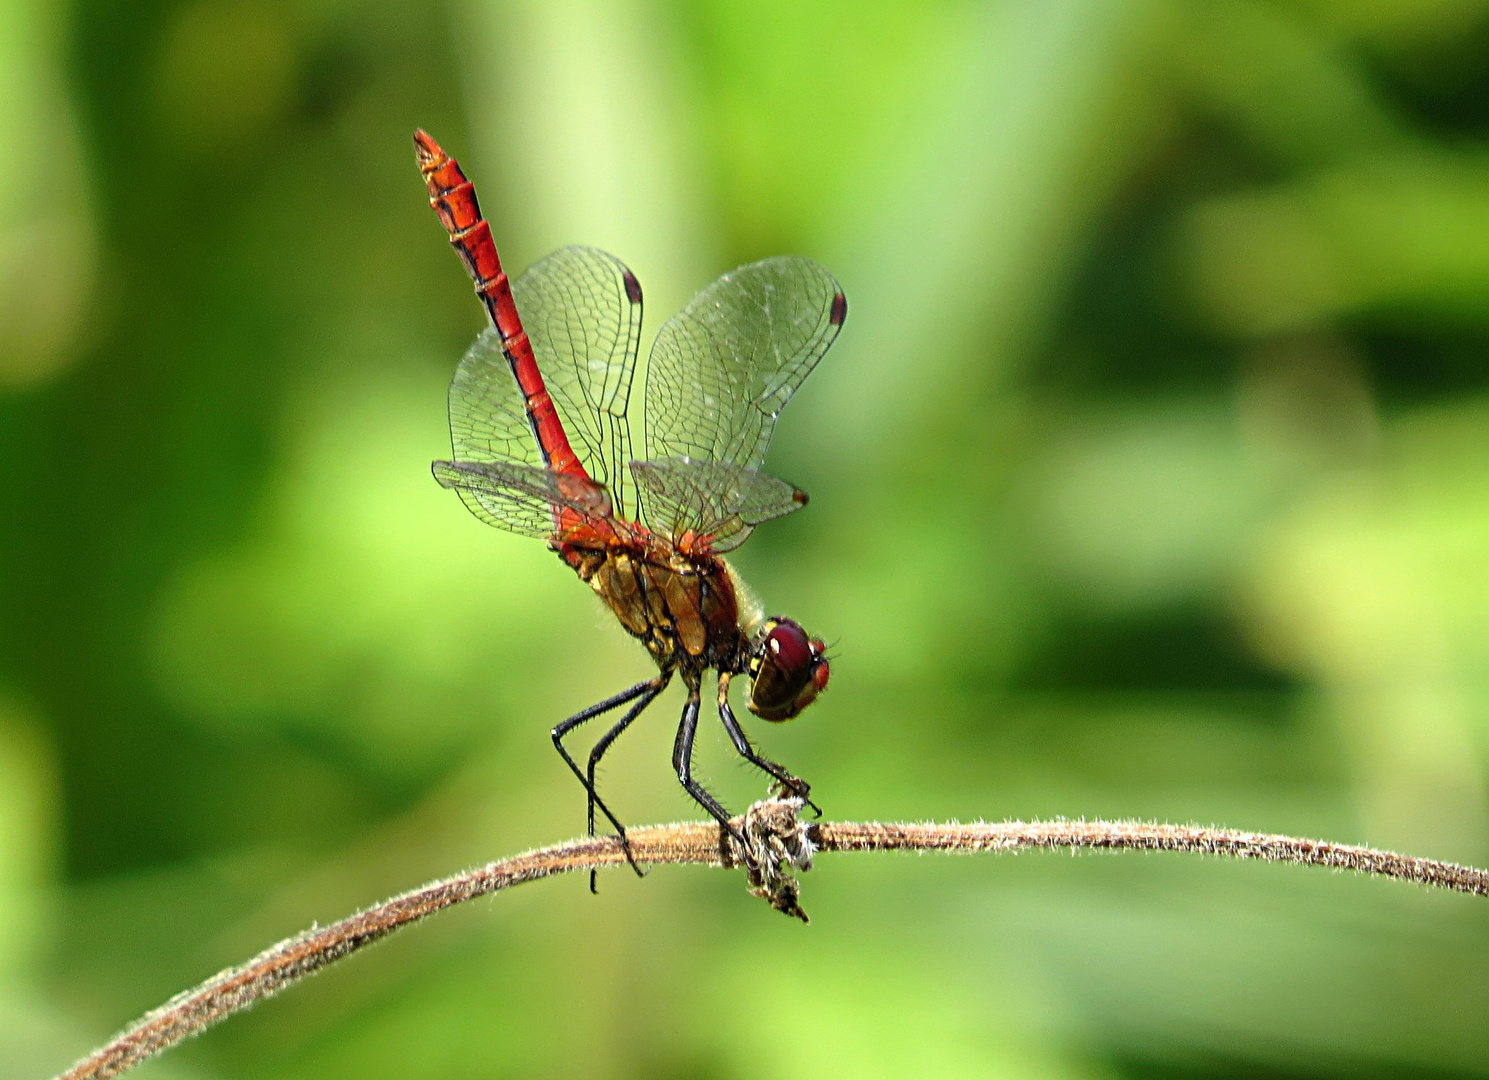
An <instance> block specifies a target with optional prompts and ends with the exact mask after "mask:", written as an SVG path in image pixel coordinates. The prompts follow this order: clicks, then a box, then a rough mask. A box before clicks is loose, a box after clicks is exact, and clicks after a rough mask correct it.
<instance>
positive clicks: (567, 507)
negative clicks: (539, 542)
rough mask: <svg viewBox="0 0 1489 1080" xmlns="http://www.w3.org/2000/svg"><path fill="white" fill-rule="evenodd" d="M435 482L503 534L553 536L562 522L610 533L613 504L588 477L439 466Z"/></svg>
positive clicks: (507, 466) (490, 465) (473, 464)
mask: <svg viewBox="0 0 1489 1080" xmlns="http://www.w3.org/2000/svg"><path fill="white" fill-rule="evenodd" d="M433 472H434V478H435V479H436V480H438V481H439V483H440V486H441V487H447V488H451V489H453V490H454V491H457V492H459V494H460V500H461V501H462V502H463V503H465V505H466V507H467V508H469V510H470V512H471V513H472V514H475V515H476V517H478V518H480V519H481V520H482V521H484V522H486V524H488V525H495V526H496V527H497V528H498V529H506V530H507V531H509V532H515V533H522V534H523V535H526V536H552V535H553V534H554V533H555V532H557V531H558V528H559V525H560V518H562V519H563V521H564V522H566V523H568V524H571V525H572V524H578V523H581V522H582V523H585V524H589V525H592V526H594V527H595V528H597V529H600V530H601V531H606V532H608V531H609V520H610V498H609V496H608V495H607V494H606V493H605V489H604V488H603V487H601V486H600V485H598V484H595V483H591V482H589V481H586V480H585V479H584V478H583V477H578V476H570V475H566V474H563V473H555V472H549V471H548V470H547V469H544V468H542V467H541V466H532V465H517V464H513V463H511V462H506V461H490V462H477V461H436V462H435V463H434V465H433Z"/></svg>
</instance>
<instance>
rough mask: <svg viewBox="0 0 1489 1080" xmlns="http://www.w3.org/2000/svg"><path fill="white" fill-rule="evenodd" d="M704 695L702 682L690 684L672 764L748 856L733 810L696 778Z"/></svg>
mask: <svg viewBox="0 0 1489 1080" xmlns="http://www.w3.org/2000/svg"><path fill="white" fill-rule="evenodd" d="M700 704H701V698H700V695H699V693H698V684H697V683H696V682H690V683H689V684H688V703H687V704H686V705H684V706H683V710H682V722H681V723H680V724H678V725H677V741H676V742H674V743H673V744H672V767H673V768H674V769H676V770H677V779H678V780H680V781H681V782H682V786H683V788H684V789H686V791H687V793H688V794H689V795H691V796H692V797H693V800H694V801H695V802H696V803H697V804H698V805H699V806H701V807H703V809H705V810H707V811H708V812H709V813H710V814H712V815H713V816H714V818H715V819H716V820H717V821H718V823H719V824H720V825H721V826H723V827H724V828H725V829H728V830H729V835H730V836H732V837H734V839H735V840H736V841H738V843H739V849H740V850H741V851H743V852H745V853H746V854H745V858H746V859H748V858H749V854H748V852H749V848H748V847H746V846H745V841H744V837H743V836H741V835H740V834H739V831H738V830H737V829H735V827H734V823H733V822H732V821H730V820H729V812H728V811H727V810H725V809H724V808H723V807H722V806H720V805H719V800H717V799H715V798H714V797H713V796H712V795H710V794H709V793H708V792H707V791H706V790H705V789H704V787H703V785H702V784H700V783H698V781H696V780H694V779H693V738H694V736H695V735H697V734H698V708H699V705H700Z"/></svg>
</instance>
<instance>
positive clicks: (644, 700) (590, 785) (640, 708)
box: [584, 674, 672, 893]
mask: <svg viewBox="0 0 1489 1080" xmlns="http://www.w3.org/2000/svg"><path fill="white" fill-rule="evenodd" d="M671 681H672V676H671V675H670V674H663V675H658V676H657V677H656V678H655V679H652V680H650V681H649V682H647V683H646V687H647V689H646V690H644V691H643V692H642V694H641V700H640V701H638V702H636V704H634V705H632V706H631V707H630V708H629V709H627V710H626V714H625V715H624V716H622V717H621V718H620V719H619V720H618V721H616V722H615V724H614V725H613V726H612V727H611V728H610V730H609V731H607V732H605V734H603V735H601V736H600V741H599V742H597V743H595V745H594V748H593V749H591V750H590V752H589V769H588V781H587V782H586V783H585V785H584V786H585V788H586V790H588V792H589V835H590V836H593V835H594V834H595V804H597V803H599V802H600V797H599V795H597V794H595V792H596V790H597V789H596V788H595V768H596V767H597V766H598V765H599V764H600V759H601V758H602V757H604V756H605V751H606V750H609V749H610V745H611V743H613V742H615V740H616V739H618V738H620V734H621V732H623V731H625V730H626V728H628V727H630V726H631V721H633V720H635V719H636V717H638V716H640V715H641V714H642V713H643V712H644V711H645V710H646V707H647V706H648V705H650V704H651V703H652V702H653V701H655V700H656V697H657V695H658V694H660V693H661V692H662V691H663V690H665V689H667V684H668V683H669V682H671ZM629 692H630V691H627V693H629ZM601 806H603V804H601ZM605 814H606V815H607V816H609V815H610V811H609V810H606V811H605ZM610 820H611V821H614V820H615V818H614V817H611V818H610ZM620 838H621V842H622V843H624V842H625V838H626V832H625V830H624V829H621V830H620ZM630 854H631V852H630V846H629V845H627V847H626V857H627V858H629V857H630ZM631 865H632V866H635V865H636V864H635V863H634V862H632V863H631ZM595 874H596V871H594V870H591V871H590V872H589V891H590V892H592V893H593V892H598V891H599V890H597V889H596V888H595Z"/></svg>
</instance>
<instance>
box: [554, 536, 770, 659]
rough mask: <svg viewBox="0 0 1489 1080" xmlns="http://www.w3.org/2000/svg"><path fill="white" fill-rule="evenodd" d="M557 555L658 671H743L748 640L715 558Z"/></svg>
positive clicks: (579, 550)
mask: <svg viewBox="0 0 1489 1080" xmlns="http://www.w3.org/2000/svg"><path fill="white" fill-rule="evenodd" d="M557 550H558V554H559V557H560V558H562V559H563V560H564V562H565V563H567V564H568V565H569V566H570V567H571V568H572V569H573V570H574V572H575V573H577V574H578V575H579V577H580V580H582V581H584V582H586V583H588V585H589V586H590V588H592V589H594V591H595V594H596V595H597V596H599V598H600V599H601V600H603V601H604V602H605V604H606V605H607V606H608V607H609V608H610V610H611V611H613V612H614V613H615V617H616V618H617V619H618V620H620V624H621V626H623V627H624V628H625V630H626V632H627V633H629V634H631V635H632V636H633V637H636V638H638V639H640V641H641V642H642V644H644V645H645V646H646V648H647V651H648V652H650V653H651V655H652V658H653V659H654V660H656V662H657V666H658V667H660V668H661V669H662V670H663V671H674V670H680V671H682V672H684V673H689V672H702V671H703V670H705V669H708V668H713V669H715V670H718V671H720V672H730V673H742V672H743V671H744V670H745V667H746V665H747V664H748V662H749V654H750V648H751V644H750V638H749V635H748V634H747V633H746V631H745V630H744V629H743V628H742V627H741V626H740V610H739V601H738V598H737V596H736V594H735V588H734V586H735V579H734V576H733V574H732V573H731V571H730V569H729V566H728V564H726V563H725V562H724V560H723V559H721V558H720V557H718V556H717V555H706V554H698V555H695V554H685V553H682V552H679V551H676V550H668V549H665V548H660V547H657V548H653V547H645V548H643V547H639V546H631V545H626V544H610V545H607V546H606V547H604V548H600V547H589V546H580V545H575V544H559V545H557Z"/></svg>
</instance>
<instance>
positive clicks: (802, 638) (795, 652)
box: [749, 618, 827, 720]
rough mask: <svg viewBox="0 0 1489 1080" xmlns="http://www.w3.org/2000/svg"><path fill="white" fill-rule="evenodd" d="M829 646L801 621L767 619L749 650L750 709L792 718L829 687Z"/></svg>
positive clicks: (771, 716)
mask: <svg viewBox="0 0 1489 1080" xmlns="http://www.w3.org/2000/svg"><path fill="white" fill-rule="evenodd" d="M826 650H827V646H826V644H824V643H823V641H822V639H821V638H814V637H808V636H807V632H806V631H805V630H803V629H802V628H801V624H800V623H797V622H793V621H792V620H791V619H786V618H772V619H766V620H765V622H764V623H762V624H761V626H760V630H759V632H758V633H757V634H756V635H755V642H754V646H753V648H752V649H751V652H750V668H749V673H750V700H749V708H750V712H752V713H754V714H755V715H756V716H758V717H760V718H761V719H763V720H790V719H792V718H793V717H795V716H796V714H797V713H799V712H801V710H802V709H805V708H806V707H807V706H808V705H810V704H811V703H812V702H813V701H815V700H816V699H817V695H818V694H820V693H822V691H823V690H825V689H826V688H827V657H826V656H825V655H823V654H824V653H825V652H826Z"/></svg>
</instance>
